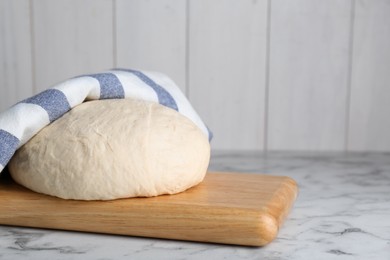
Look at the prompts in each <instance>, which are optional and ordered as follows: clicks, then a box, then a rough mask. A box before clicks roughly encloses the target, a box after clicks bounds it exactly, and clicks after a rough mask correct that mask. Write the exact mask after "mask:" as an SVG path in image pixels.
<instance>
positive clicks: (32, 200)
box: [0, 173, 297, 246]
mask: <svg viewBox="0 0 390 260" xmlns="http://www.w3.org/2000/svg"><path fill="white" fill-rule="evenodd" d="M296 196H297V185H296V183H295V181H293V180H292V179H290V178H288V177H280V176H269V175H259V174H242V173H235V174H232V173H230V174H229V173H208V174H207V176H206V178H205V180H204V181H203V182H202V183H201V184H199V185H197V186H196V187H193V188H191V189H189V190H187V191H185V192H182V193H180V194H176V195H166V196H158V197H153V198H132V199H121V200H114V201H105V202H102V201H75V200H63V199H58V198H55V197H51V196H46V195H42V194H39V193H35V192H32V191H30V190H27V189H26V188H23V187H21V186H19V185H16V184H15V183H13V182H12V181H11V180H10V179H8V180H1V181H0V224H4V225H15V226H28V227H41V228H51V229H65V230H76V231H86V232H98V233H109V234H121V235H132V236H144V237H157V238H168V239H180V240H191V241H201V242H213V243H226V244H238V245H249V246H262V245H265V244H267V243H269V242H271V241H272V240H273V239H274V238H275V237H276V235H277V232H278V230H279V228H280V227H281V225H282V223H283V220H284V219H285V217H286V216H287V213H288V212H289V210H290V208H291V207H292V204H293V203H294V201H295V198H296ZM231 234H234V235H231Z"/></svg>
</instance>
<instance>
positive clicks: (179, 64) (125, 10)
mask: <svg viewBox="0 0 390 260" xmlns="http://www.w3.org/2000/svg"><path fill="white" fill-rule="evenodd" d="M116 31H117V39H116V40H117V44H116V47H117V64H116V66H117V67H125V68H135V69H144V70H152V71H153V70H154V71H160V72H163V73H165V74H167V75H169V77H170V78H172V79H173V80H174V81H175V83H176V84H177V85H178V86H179V87H180V88H181V90H182V91H183V92H184V93H185V91H186V1H182V0H161V1H145V0H130V1H129V0H117V1H116Z"/></svg>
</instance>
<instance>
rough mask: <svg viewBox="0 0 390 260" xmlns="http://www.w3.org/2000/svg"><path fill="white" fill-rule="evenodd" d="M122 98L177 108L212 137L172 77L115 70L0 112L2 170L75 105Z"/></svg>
mask: <svg viewBox="0 0 390 260" xmlns="http://www.w3.org/2000/svg"><path fill="white" fill-rule="evenodd" d="M122 98H134V99H141V100H146V101H152V102H157V103H159V104H161V105H164V106H166V107H169V108H171V109H174V110H176V111H177V112H179V113H181V114H182V115H184V116H186V117H187V118H189V119H190V120H191V121H192V122H194V123H195V125H197V126H198V127H199V128H200V129H201V130H202V132H203V133H204V134H205V135H206V136H207V137H208V139H209V140H211V139H212V133H211V132H210V130H209V129H208V128H207V126H206V125H205V124H204V123H203V121H202V120H201V119H200V117H199V115H198V114H197V113H196V112H195V110H194V109H193V107H192V106H191V104H190V102H189V101H188V100H187V98H186V97H185V95H184V94H183V93H182V92H181V90H180V89H179V88H178V87H177V86H176V84H175V83H174V82H173V81H172V80H171V79H170V78H168V77H167V76H165V75H164V74H162V73H158V72H146V71H137V70H129V69H114V70H110V71H107V72H103V73H98V74H91V75H83V76H79V77H75V78H72V79H69V80H67V81H64V82H62V83H59V84H57V85H55V86H54V87H52V88H50V89H47V90H45V91H43V92H41V93H39V94H37V95H35V96H33V97H30V98H27V99H25V100H23V101H21V102H19V103H17V104H16V105H14V106H12V107H10V108H9V109H8V110H6V111H4V112H2V113H0V172H1V171H2V170H3V169H4V167H5V166H6V165H7V163H8V162H9V161H10V160H11V158H12V156H13V155H14V153H15V151H16V150H17V149H18V148H19V147H21V146H22V145H23V144H25V143H26V142H28V141H29V140H30V139H31V138H32V137H33V136H34V135H36V134H37V133H38V132H39V131H40V130H41V129H42V128H44V127H45V126H47V125H48V124H50V123H51V122H53V121H55V120H56V119H58V118H59V117H61V116H62V115H63V114H65V113H66V112H68V111H69V110H70V109H72V108H73V107H75V106H77V105H79V104H81V103H83V102H84V101H88V100H99V99H122Z"/></svg>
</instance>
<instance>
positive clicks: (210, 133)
mask: <svg viewBox="0 0 390 260" xmlns="http://www.w3.org/2000/svg"><path fill="white" fill-rule="evenodd" d="M206 128H207V132H208V134H209V142H211V140H212V139H213V137H214V134H213V132H211V130H210V128H209V127H208V126H207V125H206Z"/></svg>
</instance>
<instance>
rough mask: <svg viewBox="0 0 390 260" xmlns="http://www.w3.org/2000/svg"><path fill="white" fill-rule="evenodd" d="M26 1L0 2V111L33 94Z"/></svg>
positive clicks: (9, 0)
mask: <svg viewBox="0 0 390 260" xmlns="http://www.w3.org/2000/svg"><path fill="white" fill-rule="evenodd" d="M29 8H30V6H29V2H28V0H21V1H13V0H2V1H0V111H3V110H5V109H6V108H8V107H9V106H11V105H13V104H15V103H16V102H18V101H20V100H22V99H24V98H27V97H30V96H31V94H32V84H33V79H32V64H31V34H30V9H29Z"/></svg>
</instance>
